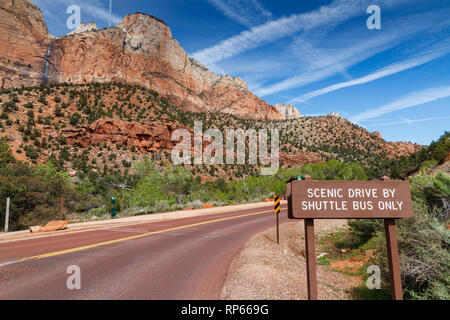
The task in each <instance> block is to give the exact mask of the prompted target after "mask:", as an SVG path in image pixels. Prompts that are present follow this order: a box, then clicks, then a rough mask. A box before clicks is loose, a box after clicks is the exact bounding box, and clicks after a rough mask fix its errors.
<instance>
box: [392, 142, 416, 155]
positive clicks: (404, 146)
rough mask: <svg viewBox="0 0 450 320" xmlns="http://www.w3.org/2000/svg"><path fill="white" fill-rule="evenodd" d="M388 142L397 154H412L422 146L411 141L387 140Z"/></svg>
mask: <svg viewBox="0 0 450 320" xmlns="http://www.w3.org/2000/svg"><path fill="white" fill-rule="evenodd" d="M389 144H390V145H391V146H392V147H393V149H394V150H395V152H396V154H397V155H402V154H407V155H408V154H412V153H414V152H416V151H419V150H420V149H421V148H422V146H421V145H418V144H417V143H412V142H389Z"/></svg>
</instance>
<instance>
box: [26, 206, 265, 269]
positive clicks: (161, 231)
mask: <svg viewBox="0 0 450 320" xmlns="http://www.w3.org/2000/svg"><path fill="white" fill-rule="evenodd" d="M268 212H273V211H272V210H269V211H262V212H253V213H247V214H243V215H239V216H233V217H228V218H222V219H216V220H209V221H203V222H198V223H193V224H188V225H184V226H179V227H174V228H169V229H163V230H157V231H152V232H148V233H143V234H138V235H135V236H130V237H125V238H119V239H115V240H109V241H104V242H99V243H94V244H90V245H87V246H82V247H77V248H72V249H66V250H61V251H55V252H50V253H45V254H41V255H37V256H33V257H27V258H22V259H20V260H18V261H17V262H23V261H28V260H34V259H43V258H48V257H54V256H58V255H61V254H65V253H70V252H76V251H81V250H86V249H90V248H95V247H100V246H104V245H107V244H113V243H118V242H123V241H128V240H133V239H139V238H143V237H148V236H151V235H154V234H158V233H164V232H168V231H174V230H179V229H185V228H190V227H195V226H200V225H204V224H209V223H214V222H219V221H226V220H232V219H237V218H242V217H249V216H254V215H257V214H263V213H268Z"/></svg>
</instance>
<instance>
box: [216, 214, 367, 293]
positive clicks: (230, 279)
mask: <svg viewBox="0 0 450 320" xmlns="http://www.w3.org/2000/svg"><path fill="white" fill-rule="evenodd" d="M346 226H347V220H315V232H316V239H317V236H320V235H321V234H322V235H324V234H327V233H330V232H333V231H336V230H338V229H339V228H345V227H346ZM317 250H318V245H317V242H316V254H318V253H319V252H318V251H317ZM304 256H305V240H304V225H303V220H299V221H297V222H288V223H285V224H283V225H281V226H280V244H279V245H278V244H277V243H276V229H275V228H272V229H270V230H269V231H266V232H264V233H262V234H259V235H257V236H255V237H254V238H252V239H251V240H250V241H249V242H248V243H247V244H246V245H245V247H244V249H243V250H242V251H241V253H240V254H239V255H238V256H237V257H236V258H235V259H234V261H233V262H232V264H231V267H230V270H229V273H228V276H227V278H226V280H225V284H224V287H223V289H222V294H221V298H222V299H231V300H241V299H243V300H259V299H260V300H304V299H307V298H308V294H307V280H306V262H305V257H304ZM317 279H318V290H319V299H322V300H336V299H338V300H342V299H349V294H348V293H347V292H346V290H348V289H350V288H351V287H352V286H354V285H355V284H358V281H359V279H358V278H356V277H351V276H346V275H343V274H342V273H339V272H336V271H332V270H331V269H330V267H327V266H322V265H317Z"/></svg>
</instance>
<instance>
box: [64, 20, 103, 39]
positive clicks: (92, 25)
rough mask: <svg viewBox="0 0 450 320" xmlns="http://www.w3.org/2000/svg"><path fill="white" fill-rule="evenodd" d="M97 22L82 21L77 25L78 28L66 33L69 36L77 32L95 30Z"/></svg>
mask: <svg viewBox="0 0 450 320" xmlns="http://www.w3.org/2000/svg"><path fill="white" fill-rule="evenodd" d="M97 30H98V28H97V24H96V23H95V22H89V23H88V24H85V23H83V22H81V23H80V25H79V26H78V28H76V29H75V30H73V31H71V32H69V33H68V34H67V35H68V36H71V35H74V34H77V33H83V32H88V31H97Z"/></svg>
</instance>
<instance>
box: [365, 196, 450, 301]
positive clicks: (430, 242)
mask: <svg viewBox="0 0 450 320" xmlns="http://www.w3.org/2000/svg"><path fill="white" fill-rule="evenodd" d="M397 241H398V248H399V255H400V268H401V271H402V282H403V290H404V292H405V298H409V299H427V300H428V299H442V300H449V299H450V232H449V231H448V230H447V229H446V228H444V225H443V224H441V223H439V221H437V220H436V219H435V218H434V217H432V216H430V214H429V212H428V208H427V207H426V206H424V205H423V204H416V205H415V208H414V217H413V218H410V219H402V220H400V221H398V222H397ZM374 243H375V246H376V257H375V261H374V263H375V264H377V265H379V266H380V268H381V270H382V271H381V273H382V276H383V280H384V286H385V287H388V283H389V267H388V263H387V250H386V242H385V234H384V232H383V231H378V232H377V234H376V235H375V238H374Z"/></svg>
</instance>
